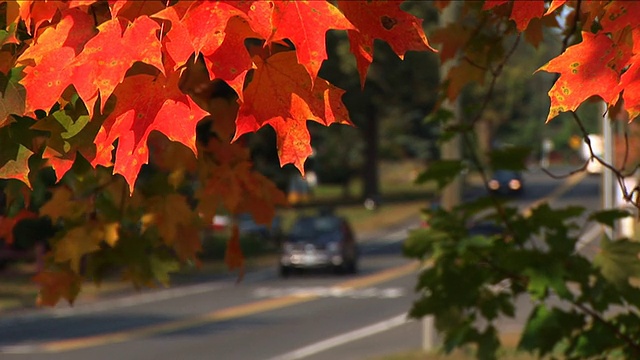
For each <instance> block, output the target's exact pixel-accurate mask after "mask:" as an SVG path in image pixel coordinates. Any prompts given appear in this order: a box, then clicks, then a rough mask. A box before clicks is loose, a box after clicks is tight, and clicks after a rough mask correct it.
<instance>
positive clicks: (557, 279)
mask: <svg viewBox="0 0 640 360" xmlns="http://www.w3.org/2000/svg"><path fill="white" fill-rule="evenodd" d="M541 260H542V259H541ZM524 275H526V276H528V277H529V282H528V285H527V291H528V292H529V293H530V294H531V295H533V297H534V298H537V299H540V300H542V299H544V298H545V297H546V296H547V295H548V290H549V289H553V291H555V292H556V294H558V296H559V297H560V298H563V299H567V298H571V297H572V295H571V292H570V291H569V289H568V288H567V285H566V284H565V280H564V276H565V271H564V269H563V268H562V266H561V264H560V262H559V261H549V263H548V264H546V265H545V266H537V267H529V268H527V269H525V271H524Z"/></svg>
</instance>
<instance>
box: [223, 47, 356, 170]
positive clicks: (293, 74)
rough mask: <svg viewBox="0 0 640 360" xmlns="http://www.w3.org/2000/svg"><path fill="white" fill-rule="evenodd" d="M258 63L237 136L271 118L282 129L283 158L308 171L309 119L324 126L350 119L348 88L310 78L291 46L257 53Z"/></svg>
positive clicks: (257, 127) (245, 92)
mask: <svg viewBox="0 0 640 360" xmlns="http://www.w3.org/2000/svg"><path fill="white" fill-rule="evenodd" d="M254 63H256V67H257V68H256V70H255V73H254V74H253V79H252V80H251V82H250V83H249V85H248V86H247V88H246V89H245V90H244V98H243V102H242V104H241V106H240V110H239V112H238V118H237V119H236V135H235V138H234V140H235V139H238V138H239V137H240V136H241V135H243V134H245V133H247V132H254V131H256V130H257V129H259V128H260V127H262V126H263V125H265V124H269V125H271V126H272V127H273V128H274V129H275V130H276V132H277V133H278V138H279V143H280V146H282V147H279V150H278V151H279V153H280V164H281V165H284V164H288V163H292V164H294V165H295V166H296V167H297V168H298V169H299V170H300V172H302V173H304V166H303V165H304V161H305V160H306V158H307V157H308V156H309V155H311V146H310V145H309V141H310V139H309V131H308V130H307V125H306V121H307V120H314V121H316V122H319V123H321V124H324V125H326V126H329V125H331V124H333V123H343V124H351V121H350V120H349V114H348V112H347V110H346V108H345V107H344V104H343V103H342V100H341V98H342V95H343V94H344V90H341V89H339V88H337V87H335V86H333V85H331V84H330V83H329V82H327V81H325V80H322V79H319V78H318V79H317V80H316V81H315V82H314V83H313V84H312V83H311V78H310V77H309V74H308V73H307V71H306V69H305V68H304V67H303V66H302V65H300V64H298V63H297V61H296V55H295V53H294V52H293V51H285V52H280V53H277V54H275V55H272V56H270V57H268V58H266V59H264V60H263V59H262V58H260V57H258V56H255V57H254ZM264 89H269V91H264Z"/></svg>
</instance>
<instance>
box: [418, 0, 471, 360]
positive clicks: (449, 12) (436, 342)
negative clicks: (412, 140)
mask: <svg viewBox="0 0 640 360" xmlns="http://www.w3.org/2000/svg"><path fill="white" fill-rule="evenodd" d="M461 5H462V3H461V2H460V1H452V2H451V3H450V4H449V6H448V7H447V8H445V9H444V11H443V12H442V13H441V15H440V26H441V27H446V26H447V25H448V24H450V23H452V22H454V21H457V20H458V18H459V16H460V11H461ZM458 58H459V57H458V56H456V57H455V58H454V59H452V60H449V61H448V62H446V63H444V64H441V65H440V74H441V78H442V76H443V75H444V74H447V73H448V72H449V69H451V68H452V67H453V66H454V65H456V63H457V62H458ZM441 82H442V79H441ZM441 107H442V108H443V109H446V110H449V111H451V113H452V114H453V119H452V120H449V122H448V124H451V123H452V122H454V123H455V122H458V121H460V109H459V101H458V100H454V101H453V102H450V101H449V100H444V101H443V103H442V105H441ZM460 145H461V139H460V135H458V134H456V135H455V136H454V137H453V138H452V139H450V140H449V141H447V142H446V143H444V144H443V145H442V147H441V148H440V152H441V158H442V159H443V160H460ZM461 185H462V182H461V179H460V176H456V178H455V179H454V180H453V181H452V182H451V183H450V184H449V185H447V186H446V187H445V188H444V189H443V190H442V195H441V198H440V206H442V208H443V209H444V210H446V211H449V210H452V209H453V208H454V207H455V206H457V205H458V204H459V203H460V193H461V192H462V191H461V190H462V186H461ZM440 343H441V340H440V338H439V336H438V332H437V330H436V328H435V319H434V317H433V316H432V315H427V316H425V317H424V318H423V319H422V349H423V350H424V351H433V350H435V349H436V348H437V347H439V346H440Z"/></svg>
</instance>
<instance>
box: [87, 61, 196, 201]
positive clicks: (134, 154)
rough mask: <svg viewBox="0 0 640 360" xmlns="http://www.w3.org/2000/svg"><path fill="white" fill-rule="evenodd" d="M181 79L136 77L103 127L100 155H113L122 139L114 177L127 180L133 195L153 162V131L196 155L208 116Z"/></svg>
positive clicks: (118, 94)
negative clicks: (201, 123) (142, 171)
mask: <svg viewBox="0 0 640 360" xmlns="http://www.w3.org/2000/svg"><path fill="white" fill-rule="evenodd" d="M179 77H180V74H179V73H178V72H172V73H170V74H169V76H168V78H167V77H165V76H164V75H162V74H159V75H158V76H157V77H156V76H151V75H146V74H141V75H134V76H130V77H127V78H126V79H125V80H124V82H123V83H122V84H120V85H119V86H118V87H117V88H116V90H115V91H114V95H115V97H116V99H117V102H116V106H115V109H114V110H113V112H111V113H110V114H109V117H108V118H107V119H106V120H105V122H104V124H103V128H104V132H101V133H99V134H98V136H97V137H96V146H97V148H98V151H97V153H98V154H100V153H104V152H105V151H109V150H110V149H111V146H112V144H113V142H114V141H115V140H116V139H118V148H117V150H116V160H115V164H114V173H117V174H122V175H123V176H124V178H125V179H126V180H127V182H128V183H129V187H130V190H131V191H133V186H134V184H135V180H136V178H137V176H138V172H139V171H140V168H141V167H142V165H143V164H146V163H147V162H148V160H149V151H148V148H147V138H148V137H149V133H150V132H151V131H153V130H157V131H160V132H161V133H163V134H164V135H165V136H167V138H169V139H170V140H172V141H178V142H181V143H183V144H184V145H185V146H187V147H188V148H189V149H191V150H192V151H193V152H194V154H195V153H196V144H195V140H196V136H195V129H196V124H197V123H198V121H200V119H202V118H203V117H204V116H206V115H207V113H206V112H205V111H203V110H202V109H200V108H199V107H198V106H197V105H196V104H195V103H194V102H193V100H191V98H190V97H189V96H187V95H185V94H183V93H182V92H181V91H180V90H179V89H178V80H179ZM93 164H94V165H98V164H99V163H97V162H95V161H94V162H93ZM99 165H103V164H99ZM108 165H109V164H106V166H108Z"/></svg>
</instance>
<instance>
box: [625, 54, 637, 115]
mask: <svg viewBox="0 0 640 360" xmlns="http://www.w3.org/2000/svg"><path fill="white" fill-rule="evenodd" d="M629 62H630V64H631V66H629V68H628V69H627V71H626V72H625V73H624V74H622V77H621V78H620V87H622V89H623V93H622V98H623V99H624V107H625V109H626V110H627V112H629V121H632V120H634V119H635V118H637V117H638V116H640V53H636V54H635V55H634V56H633V57H632V58H631V60H630V61H629Z"/></svg>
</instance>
